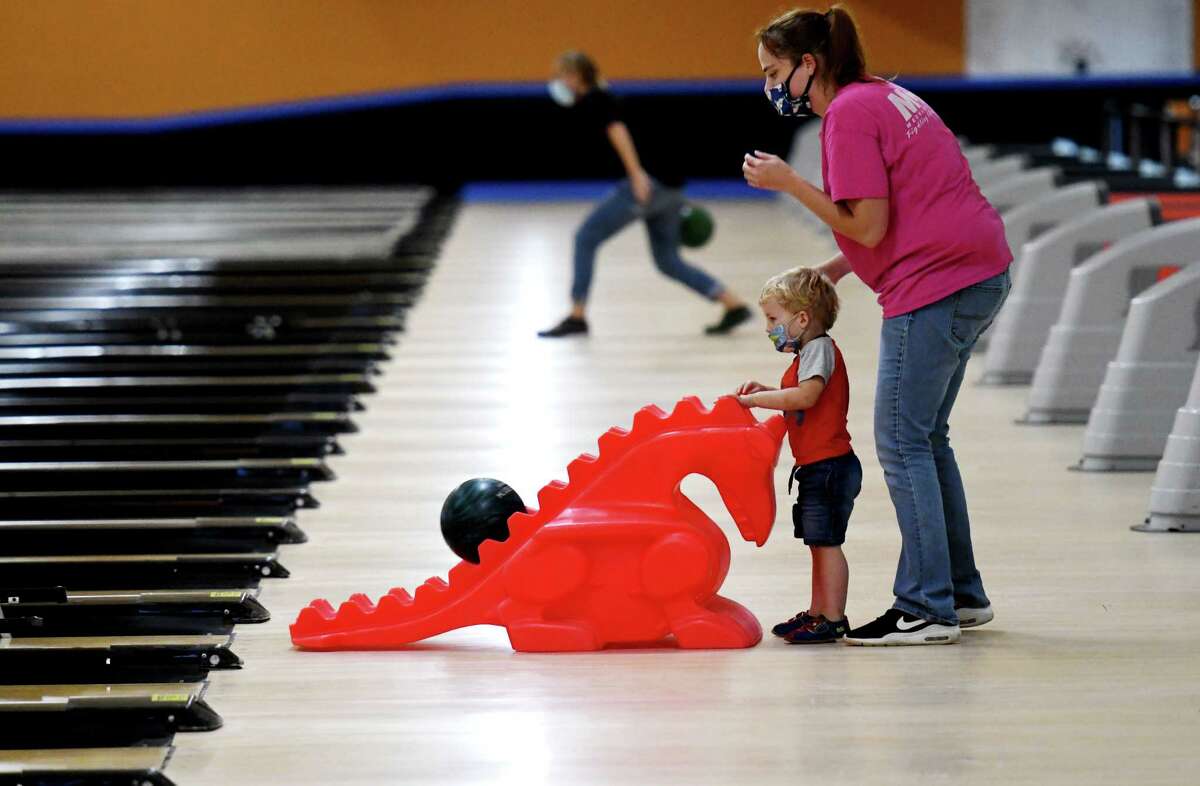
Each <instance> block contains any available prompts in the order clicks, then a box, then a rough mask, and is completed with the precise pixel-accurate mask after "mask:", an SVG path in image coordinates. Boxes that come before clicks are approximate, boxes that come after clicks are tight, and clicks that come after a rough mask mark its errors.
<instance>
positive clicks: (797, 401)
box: [737, 377, 825, 412]
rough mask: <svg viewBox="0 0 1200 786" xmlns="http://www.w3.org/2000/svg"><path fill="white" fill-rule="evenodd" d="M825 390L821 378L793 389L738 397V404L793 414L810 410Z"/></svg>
mask: <svg viewBox="0 0 1200 786" xmlns="http://www.w3.org/2000/svg"><path fill="white" fill-rule="evenodd" d="M824 389H825V380H824V379H822V378H821V377H812V378H811V379H806V380H804V381H803V382H801V383H800V384H799V385H797V386H796V387H794V388H783V389H782V390H760V391H758V392H757V393H750V394H748V395H742V396H738V397H737V398H738V403H739V404H741V405H742V406H743V407H762V408H763V409H779V410H783V411H784V412H793V411H795V410H798V409H810V408H812V406H813V405H814V404H816V403H817V399H818V398H820V397H821V391H823V390H824Z"/></svg>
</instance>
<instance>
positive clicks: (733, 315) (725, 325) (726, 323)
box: [704, 306, 752, 336]
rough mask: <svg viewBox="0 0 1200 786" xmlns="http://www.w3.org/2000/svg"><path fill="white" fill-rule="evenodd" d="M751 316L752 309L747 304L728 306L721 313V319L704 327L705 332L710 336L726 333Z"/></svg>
mask: <svg viewBox="0 0 1200 786" xmlns="http://www.w3.org/2000/svg"><path fill="white" fill-rule="evenodd" d="M751 316H752V315H751V314H750V309H749V308H747V307H746V306H734V307H733V308H727V309H725V313H724V314H722V315H721V321H720V322H717V323H715V324H712V325H709V326H708V327H706V328H704V332H705V333H707V334H708V335H710V336H722V335H725V334H726V333H728V332H729V331H731V330H733V329H734V328H735V327H737V326H738V325H740V324H742V323H743V322H747V321H749V319H750V317H751Z"/></svg>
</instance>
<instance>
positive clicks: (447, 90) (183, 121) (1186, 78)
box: [0, 73, 1200, 134]
mask: <svg viewBox="0 0 1200 786" xmlns="http://www.w3.org/2000/svg"><path fill="white" fill-rule="evenodd" d="M896 81H898V82H899V83H901V84H903V85H905V86H906V87H909V88H911V89H912V90H915V91H918V92H919V91H921V90H930V91H943V92H945V91H967V92H970V91H993V90H1086V89H1092V90H1116V89H1137V88H1143V89H1145V88H1149V89H1178V90H1189V91H1195V90H1200V77H1198V76H1197V75H1196V74H1190V73H1180V74H1156V75H1145V76H1136V77H1120V76H1091V77H1082V78H1064V77H1021V78H1015V77H961V76H949V77H913V78H899V79H897V80H896ZM761 89H762V82H761V81H760V80H758V79H716V80H712V79H707V80H622V81H619V82H613V84H612V90H613V92H615V93H617V94H618V95H626V96H647V95H713V94H734V93H742V92H745V93H755V92H757V91H759V90H761ZM542 97H546V88H545V85H543V84H542V83H540V82H471V83H462V84H447V85H435V86H430V87H418V88H411V89H404V90H388V91H383V92H378V93H364V94H361V95H352V96H336V97H330V98H317V99H311V100H305V101H292V102H284V103H278V104H264V105H261V106H253V107H244V108H236V109H217V110H211V111H203V112H188V113H182V114H176V115H165V116H161V117H145V118H119V119H102V118H46V119H28V120H26V119H18V118H8V119H3V118H0V134H157V133H164V132H170V131H186V130H192V129H201V128H210V127H215V126H227V125H236V124H240V123H262V122H268V121H275V120H288V119H293V118H301V117H309V116H313V115H323V114H334V113H339V112H360V111H367V110H374V109H386V108H390V107H399V106H408V105H413V104H423V103H432V102H437V101H464V100H471V99H488V100H492V99H506V98H515V99H536V98H542ZM547 100H548V99H547Z"/></svg>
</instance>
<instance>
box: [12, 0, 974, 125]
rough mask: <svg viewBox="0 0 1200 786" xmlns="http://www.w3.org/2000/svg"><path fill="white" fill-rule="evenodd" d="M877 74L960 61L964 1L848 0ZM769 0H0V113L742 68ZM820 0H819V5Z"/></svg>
mask: <svg viewBox="0 0 1200 786" xmlns="http://www.w3.org/2000/svg"><path fill="white" fill-rule="evenodd" d="M847 5H849V7H850V8H851V9H852V10H853V11H854V12H855V14H856V15H857V16H858V19H859V23H860V25H861V27H862V30H863V35H864V38H865V40H866V44H867V49H868V62H869V64H870V66H871V68H872V69H873V70H875V71H876V72H878V73H881V74H884V75H889V76H890V75H891V74H893V73H900V74H921V73H925V74H930V73H942V74H945V73H959V72H961V71H962V69H963V9H962V0H849V2H848V3H847ZM787 7H789V6H788V5H787V4H786V3H781V2H779V0H607V1H606V0H567V1H564V0H520V1H517V0H510V1H509V2H503V1H493V2H488V0H458V1H457V2H439V0H432V2H431V1H429V0H425V1H421V0H6V1H5V2H0V74H3V77H2V78H0V116H3V117H9V118H20V117H43V118H44V117H137V116H154V115H162V114H173V113H178V112H186V111H196V110H205V109H216V108H225V107H237V106H248V105H256V104H264V103H273V102H279V101H293V100H301V99H305V98H315V97H323V96H336V95H346V94H354V93H363V92H371V91H380V90H390V89H396V88H404V87H410V86H414V85H429V84H442V83H447V82H461V81H494V80H540V79H543V78H545V77H546V73H547V70H548V69H549V66H550V63H551V61H552V60H553V58H554V56H555V55H556V54H557V53H558V52H559V51H560V50H562V49H566V48H570V47H576V48H581V49H585V50H587V51H589V52H591V53H592V54H593V55H594V56H595V57H596V58H597V59H598V61H599V62H600V63H601V65H602V67H603V68H604V70H605V72H606V75H608V76H610V77H615V78H715V77H754V76H755V74H756V73H757V71H758V68H757V65H756V61H755V57H754V44H753V40H752V36H751V34H752V32H753V30H754V28H755V27H756V26H758V25H759V24H761V23H762V22H764V21H765V20H767V19H769V18H770V17H771V16H773V15H774V14H775V13H777V12H779V11H780V10H783V9H786V8H787ZM820 7H821V8H822V9H823V8H825V7H826V6H825V5H824V4H822V5H821V6H820Z"/></svg>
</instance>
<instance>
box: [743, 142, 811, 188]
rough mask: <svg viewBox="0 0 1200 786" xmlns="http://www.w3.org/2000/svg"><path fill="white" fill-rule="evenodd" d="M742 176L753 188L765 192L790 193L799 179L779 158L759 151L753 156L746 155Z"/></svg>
mask: <svg viewBox="0 0 1200 786" xmlns="http://www.w3.org/2000/svg"><path fill="white" fill-rule="evenodd" d="M742 174H743V175H744V176H745V177H746V182H747V183H749V184H750V185H751V186H753V187H754V188H761V189H763V190H765V191H789V190H790V188H791V185H792V183H794V182H795V181H796V179H797V178H798V177H799V175H797V174H796V171H795V170H794V169H792V168H791V167H790V166H788V163H787V162H786V161H784V160H783V159H782V158H780V157H779V156H773V155H771V154H770V153H763V152H760V151H758V150H755V151H754V153H753V154H750V153H747V154H746V158H745V161H744V162H743V163H742Z"/></svg>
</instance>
